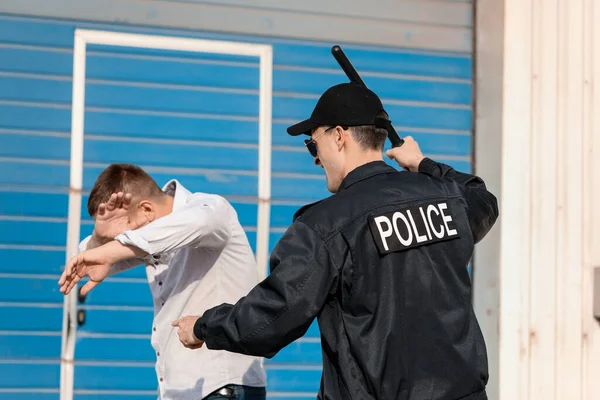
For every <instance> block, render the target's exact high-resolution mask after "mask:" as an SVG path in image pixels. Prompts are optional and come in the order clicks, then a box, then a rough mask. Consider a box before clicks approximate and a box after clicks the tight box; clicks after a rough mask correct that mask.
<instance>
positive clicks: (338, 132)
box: [334, 126, 350, 151]
mask: <svg viewBox="0 0 600 400" xmlns="http://www.w3.org/2000/svg"><path fill="white" fill-rule="evenodd" d="M349 134H350V132H349V131H348V130H345V129H344V128H342V127H341V126H336V127H335V133H334V140H335V145H336V146H337V149H338V151H340V150H342V147H344V143H345V142H346V140H347V139H348V135H349Z"/></svg>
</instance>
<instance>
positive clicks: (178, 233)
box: [115, 195, 233, 255]
mask: <svg viewBox="0 0 600 400" xmlns="http://www.w3.org/2000/svg"><path fill="white" fill-rule="evenodd" d="M232 212H233V208H232V207H231V205H230V204H229V202H227V200H225V199H224V198H222V197H220V196H204V195H191V196H190V197H189V198H188V200H187V202H186V204H185V205H184V206H183V207H182V208H180V209H178V210H175V211H173V212H172V213H170V214H168V215H165V216H164V217H161V218H158V219H156V220H155V221H153V222H151V223H149V224H148V225H146V226H143V227H141V228H139V229H136V230H130V231H125V232H123V233H122V234H121V235H119V236H117V237H116V238H115V239H116V240H118V241H119V242H121V243H122V244H124V245H130V246H135V247H137V248H139V249H141V250H143V251H145V252H146V253H148V254H150V255H154V254H161V253H166V252H170V251H172V250H177V249H180V248H185V247H192V248H194V247H211V248H222V247H224V246H225V243H227V241H228V240H229V238H230V236H231V217H232Z"/></svg>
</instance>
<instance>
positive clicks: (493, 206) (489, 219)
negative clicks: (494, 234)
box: [473, 191, 500, 243]
mask: <svg viewBox="0 0 600 400" xmlns="http://www.w3.org/2000/svg"><path fill="white" fill-rule="evenodd" d="M499 214H500V213H499V209H498V199H497V198H496V196H494V195H493V194H492V193H490V192H487V191H486V194H485V203H484V206H483V207H482V215H481V216H480V218H479V220H478V221H476V228H475V229H474V232H473V233H474V235H473V236H474V240H475V243H479V242H480V241H481V240H482V239H483V238H484V237H485V236H486V235H487V234H488V233H489V231H490V230H491V229H492V228H493V226H494V224H495V223H496V221H497V220H498V216H499Z"/></svg>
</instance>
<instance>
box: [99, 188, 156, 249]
mask: <svg viewBox="0 0 600 400" xmlns="http://www.w3.org/2000/svg"><path fill="white" fill-rule="evenodd" d="M95 219H96V221H95V224H94V232H93V233H92V238H93V239H94V240H95V241H97V242H98V243H100V244H105V243H108V242H110V241H111V240H113V239H114V238H115V237H117V236H118V235H120V234H121V233H123V232H125V231H126V230H135V229H137V228H139V227H141V226H142V225H144V224H145V223H146V222H147V220H146V219H145V218H144V217H143V216H137V215H136V213H135V210H133V209H132V207H131V194H129V193H123V192H119V193H113V194H112V195H111V196H110V199H108V201H107V202H106V203H101V204H100V205H99V206H98V211H97V212H96V218H95Z"/></svg>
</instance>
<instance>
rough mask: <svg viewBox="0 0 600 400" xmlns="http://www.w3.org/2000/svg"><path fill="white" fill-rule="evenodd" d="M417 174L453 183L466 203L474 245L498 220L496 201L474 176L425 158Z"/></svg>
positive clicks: (482, 183)
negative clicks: (458, 188)
mask: <svg viewBox="0 0 600 400" xmlns="http://www.w3.org/2000/svg"><path fill="white" fill-rule="evenodd" d="M419 172H422V173H425V174H427V175H429V176H434V177H439V178H442V179H445V180H450V181H453V182H455V183H456V184H457V185H458V186H459V187H460V189H461V191H462V193H463V197H464V198H465V200H466V202H467V207H468V210H467V215H468V217H469V224H470V226H471V231H472V232H473V239H474V241H475V243H478V242H479V241H481V240H482V239H483V238H484V237H485V235H487V233H488V232H489V231H490V229H492V226H494V223H495V222H496V220H497V219H498V201H497V199H496V196H494V195H493V194H492V193H490V192H489V191H488V190H487V188H486V186H485V183H484V182H483V180H482V179H481V178H479V177H477V176H475V175H470V174H465V173H462V172H458V171H456V170H455V169H454V168H452V167H451V166H449V165H446V164H442V163H439V162H436V161H433V160H432V159H430V158H425V159H423V161H421V164H419Z"/></svg>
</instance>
